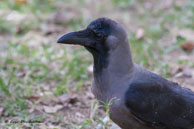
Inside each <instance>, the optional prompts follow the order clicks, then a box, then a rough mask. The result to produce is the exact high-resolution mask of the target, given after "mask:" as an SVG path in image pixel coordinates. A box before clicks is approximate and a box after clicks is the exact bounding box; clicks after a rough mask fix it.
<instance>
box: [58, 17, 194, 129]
mask: <svg viewBox="0 0 194 129" xmlns="http://www.w3.org/2000/svg"><path fill="white" fill-rule="evenodd" d="M58 43H64V44H75V45H82V46H84V47H85V48H86V49H87V50H88V51H89V52H90V53H91V54H92V55H93V58H94V81H93V84H92V92H93V94H94V95H95V97H96V98H97V99H98V100H100V101H103V102H108V101H110V100H111V99H113V98H116V101H114V103H113V104H112V105H110V118H111V119H112V120H113V121H114V122H115V123H116V124H118V125H119V126H120V127H121V128H123V129H192V128H194V92H193V91H191V90H189V89H186V88H182V87H180V86H179V85H178V84H177V83H174V82H171V81H168V80H166V79H164V78H163V77H161V76H159V75H157V74H154V73H152V72H149V71H147V70H145V69H144V68H142V67H141V66H139V65H137V64H135V63H134V62H133V60H132V55H131V51H130V47H129V41H128V38H127V33H126V31H125V29H124V27H123V26H122V25H121V24H119V23H117V22H115V21H113V20H111V19H108V18H99V19H97V20H94V21H92V22H91V23H90V24H89V25H88V27H87V28H86V29H84V30H81V31H77V32H71V33H68V34H65V35H64V36H62V37H61V38H60V39H59V40H58Z"/></svg>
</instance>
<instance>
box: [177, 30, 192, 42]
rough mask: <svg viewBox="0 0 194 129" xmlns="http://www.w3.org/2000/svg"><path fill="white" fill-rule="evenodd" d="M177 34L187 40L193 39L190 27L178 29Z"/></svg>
mask: <svg viewBox="0 0 194 129" xmlns="http://www.w3.org/2000/svg"><path fill="white" fill-rule="evenodd" d="M178 36H180V37H183V38H185V39H186V40H187V41H194V31H193V30H191V29H183V30H179V31H178Z"/></svg>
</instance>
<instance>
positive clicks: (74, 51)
mask: <svg viewBox="0 0 194 129" xmlns="http://www.w3.org/2000/svg"><path fill="white" fill-rule="evenodd" d="M58 2H61V3H58ZM62 3H63V4H64V5H62ZM90 5H91V3H90V2H89V3H88V1H85V0H82V1H70V0H60V1H57V2H56V1H53V0H49V1H48V0H42V1H37V0H35V1H30V3H27V4H15V3H14V2H13V1H9V0H8V1H1V2H0V16H1V17H2V18H1V19H0V96H1V97H0V107H3V108H4V110H5V111H4V112H3V117H2V118H1V119H0V120H1V121H4V120H5V118H7V117H17V118H18V119H20V120H29V119H38V120H44V119H50V118H48V117H47V116H48V114H46V113H43V114H41V115H34V114H33V113H32V112H30V109H33V108H35V107H37V105H39V102H38V101H36V100H29V99H27V98H26V96H32V95H35V96H36V95H37V96H40V97H45V96H46V97H47V95H46V92H50V93H51V94H52V95H51V96H53V97H56V98H57V97H58V96H60V95H62V94H66V93H76V94H77V93H80V92H83V90H86V89H87V88H86V87H87V86H85V85H86V82H88V81H90V82H91V80H92V79H91V78H92V77H91V73H89V72H88V71H87V68H88V66H89V65H91V64H92V56H91V55H90V54H89V52H87V51H86V50H85V49H84V48H82V47H72V46H68V45H59V44H56V39H57V38H58V37H59V36H60V35H61V34H62V33H66V32H68V31H72V30H79V29H83V28H85V27H86V26H87V24H88V23H89V22H90V21H91V20H92V19H95V18H96V17H100V16H102V15H103V16H104V15H108V14H110V12H111V14H113V17H114V14H116V12H119V13H120V14H121V15H120V16H116V15H115V19H117V18H118V19H119V20H120V21H121V22H123V23H125V19H128V18H126V17H125V16H124V15H122V14H123V13H127V14H128V16H129V18H130V22H129V23H128V22H127V23H126V24H125V25H126V29H127V30H129V40H130V45H131V49H132V53H133V59H134V61H135V62H136V63H138V64H140V65H142V66H144V67H146V68H148V69H150V70H152V71H154V72H158V73H159V74H161V75H162V76H164V77H167V78H170V72H171V71H170V68H171V67H173V66H171V64H170V63H173V62H167V61H165V60H164V61H162V59H163V57H165V56H168V55H170V54H171V52H173V51H176V50H179V49H180V45H181V43H183V42H184V41H186V39H184V38H180V37H176V40H175V41H174V40H171V41H170V43H169V45H168V47H167V48H163V42H164V41H165V40H164V38H171V35H170V34H171V29H173V28H178V30H179V29H184V28H189V29H194V23H193V21H194V19H193V18H194V17H193V15H194V2H193V1H192V0H189V1H187V2H185V3H184V4H183V5H181V6H180V5H176V4H173V5H172V6H171V8H170V9H165V8H161V9H158V10H156V11H153V10H154V9H156V8H151V9H149V8H148V9H146V8H145V6H144V5H145V1H144V0H138V1H134V0H122V1H119V0H111V1H109V2H108V3H103V2H101V3H99V2H97V3H96V7H94V8H89V6H90ZM106 5H107V6H106ZM155 6H156V7H159V6H160V4H157V5H155ZM109 7H110V10H109ZM140 7H142V9H144V10H145V11H143V13H139V12H140V11H139V10H140ZM76 8H79V10H78V12H79V11H80V12H81V13H80V14H79V13H77V12H76ZM59 10H60V11H62V12H63V13H64V14H65V15H68V11H70V12H73V13H75V14H76V15H75V17H73V19H72V20H70V21H68V20H67V21H68V22H64V23H63V22H62V23H55V22H51V21H50V19H52V17H53V15H54V14H55V13H56V12H57V11H59ZM4 11H5V12H4ZM13 11H15V12H17V13H18V14H20V15H22V16H25V18H24V19H22V20H21V21H19V22H16V21H17V20H7V16H8V14H11V13H13ZM84 11H88V12H86V13H84ZM82 13H83V14H82ZM87 13H88V14H87ZM77 14H78V15H77ZM85 15H89V16H91V17H90V18H87V17H85ZM108 16H109V15H108ZM110 17H112V15H110ZM53 20H55V19H53ZM64 20H66V19H64ZM133 22H134V23H133ZM132 23H133V24H132ZM133 25H134V26H136V27H141V28H142V29H143V30H144V32H145V34H144V37H143V38H142V39H137V38H135V31H134V28H135V27H134V28H133ZM44 26H46V27H49V26H55V27H56V26H57V27H61V28H63V30H64V32H57V33H54V34H51V35H45V32H44V30H43V29H42V28H44ZM131 28H133V29H131ZM54 29H55V28H54ZM135 29H137V28H135ZM174 63H176V64H178V65H183V64H184V65H188V66H190V65H191V66H192V67H193V66H194V64H193V63H192V64H191V63H190V62H189V61H188V60H184V59H178V60H176V61H175V62H174ZM41 95H42V96H41ZM83 96H84V95H83ZM29 105H30V106H32V107H29ZM105 105H106V106H105V108H106V112H105V113H104V114H103V115H105V114H108V106H109V104H105ZM98 110H99V107H98V105H97V106H94V107H92V108H91V112H92V111H93V112H94V113H93V114H94V115H93V117H92V118H87V119H84V120H82V122H81V124H80V122H72V123H70V126H71V127H72V128H79V129H82V128H92V127H95V126H96V125H97V124H98V123H101V124H102V125H103V127H104V128H108V127H109V124H110V123H109V122H108V124H107V123H103V117H104V116H103V115H99V114H100V113H98ZM53 116H54V118H57V117H61V118H60V119H62V120H63V114H60V113H56V114H55V115H53ZM72 121H73V120H72ZM7 126H8V125H7ZM10 126H13V125H10ZM15 126H16V125H14V127H15ZM16 127H17V126H16ZM71 127H70V128H71Z"/></svg>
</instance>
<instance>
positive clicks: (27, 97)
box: [25, 95, 40, 100]
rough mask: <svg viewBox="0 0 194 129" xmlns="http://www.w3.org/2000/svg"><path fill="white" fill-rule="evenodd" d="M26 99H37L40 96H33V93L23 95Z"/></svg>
mask: <svg viewBox="0 0 194 129" xmlns="http://www.w3.org/2000/svg"><path fill="white" fill-rule="evenodd" d="M25 98H26V99H34V100H38V99H40V96H35V95H30V96H25Z"/></svg>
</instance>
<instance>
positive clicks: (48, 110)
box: [43, 105, 63, 113]
mask: <svg viewBox="0 0 194 129" xmlns="http://www.w3.org/2000/svg"><path fill="white" fill-rule="evenodd" d="M43 108H44V111H45V112H46V113H56V112H57V111H58V110H60V109H62V108H63V106H62V105H55V106H43Z"/></svg>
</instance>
